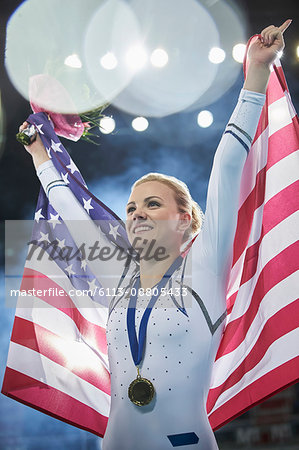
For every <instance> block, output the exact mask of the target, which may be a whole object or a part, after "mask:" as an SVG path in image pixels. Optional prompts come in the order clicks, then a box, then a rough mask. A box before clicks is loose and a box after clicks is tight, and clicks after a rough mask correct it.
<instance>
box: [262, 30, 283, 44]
mask: <svg viewBox="0 0 299 450" xmlns="http://www.w3.org/2000/svg"><path fill="white" fill-rule="evenodd" d="M279 37H280V38H281V39H282V34H281V31H280V29H279V28H276V27H274V28H272V29H271V30H269V31H268V32H267V33H266V34H265V38H264V41H265V44H266V45H272V44H273V42H274V41H275V39H279Z"/></svg>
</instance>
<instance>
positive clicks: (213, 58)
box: [209, 47, 225, 64]
mask: <svg viewBox="0 0 299 450" xmlns="http://www.w3.org/2000/svg"><path fill="white" fill-rule="evenodd" d="M224 60H225V51H224V50H223V49H222V48H219V47H213V48H211V50H210V51H209V61H210V62H211V63H213V64H221V63H222V62H223V61H224Z"/></svg>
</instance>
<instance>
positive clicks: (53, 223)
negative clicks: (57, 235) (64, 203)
mask: <svg viewBox="0 0 299 450" xmlns="http://www.w3.org/2000/svg"><path fill="white" fill-rule="evenodd" d="M50 216H51V219H50V220H48V222H50V223H51V225H52V226H53V230H54V229H55V227H56V225H57V224H59V223H60V220H58V217H59V214H56V216H55V215H54V214H52V213H50Z"/></svg>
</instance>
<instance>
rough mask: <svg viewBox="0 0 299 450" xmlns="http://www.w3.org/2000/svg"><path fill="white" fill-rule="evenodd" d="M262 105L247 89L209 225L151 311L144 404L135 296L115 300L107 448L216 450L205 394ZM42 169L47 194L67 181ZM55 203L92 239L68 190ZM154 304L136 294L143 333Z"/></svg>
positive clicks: (221, 164)
mask: <svg viewBox="0 0 299 450" xmlns="http://www.w3.org/2000/svg"><path fill="white" fill-rule="evenodd" d="M264 101H265V96H264V95H263V94H259V93H254V92H250V91H245V90H242V91H241V93H240V97H239V100H238V103H237V106H236V108H235V110H234V112H233V114H232V116H231V118H230V120H229V123H228V125H227V127H226V129H225V132H224V134H223V136H222V139H221V142H220V144H219V146H218V149H217V151H216V154H215V158H214V163H213V168H212V173H211V177H210V182H209V188H208V198H207V208H206V213H205V220H204V225H203V228H202V230H201V232H200V233H199V235H198V236H197V238H196V239H195V241H194V243H193V245H192V248H191V251H190V252H189V253H188V256H187V257H185V259H184V262H183V264H182V266H181V267H180V268H179V269H178V270H177V271H176V272H175V273H174V274H173V276H172V277H171V279H170V282H169V283H168V284H167V286H166V291H167V289H168V292H169V294H167V295H164V296H160V297H159V299H158V300H157V302H156V304H155V306H154V308H153V310H152V312H151V315H150V317H149V321H148V326H147V334H146V343H145V350H144V356H143V359H142V362H141V364H140V373H141V375H142V377H144V378H148V379H149V380H151V381H152V383H153V385H154V387H155V396H154V399H153V400H152V402H151V403H150V404H148V405H146V406H141V407H140V406H137V405H135V404H133V403H132V402H131V401H130V400H129V398H128V386H129V385H130V383H131V382H132V381H133V380H134V379H135V378H136V375H137V371H136V367H135V365H134V362H133V359H132V355H131V350H130V344H129V339H128V331H127V307H128V302H129V297H128V296H126V295H123V296H119V297H118V298H116V299H115V300H114V302H113V304H111V305H110V308H109V318H108V323H107V342H108V358H109V366H110V373H111V408H110V415H109V420H108V425H107V429H106V433H105V436H104V439H103V442H102V448H103V450H132V449H136V450H153V449H157V450H160V449H161V450H164V449H165V450H166V449H171V448H173V447H174V446H176V447H179V448H180V449H186V450H191V449H201V450H212V449H217V448H218V447H217V443H216V440H215V437H214V435H213V432H212V430H211V427H210V425H209V421H208V417H207V413H206V400H207V395H208V392H209V386H210V378H211V371H212V367H213V362H214V359H215V356H216V352H217V349H218V346H219V342H220V338H221V335H222V332H223V327H224V318H225V311H226V299H225V297H226V287H227V282H228V276H229V271H230V266H231V261H232V244H233V237H234V233H235V228H236V222H237V212H238V202H239V189H240V179H241V174H242V169H243V166H244V163H245V160H246V157H247V151H248V150H249V148H250V145H251V140H252V138H253V137H254V135H255V131H256V127H257V123H258V120H259V117H260V113H261V110H262V106H263V104H264ZM38 175H39V178H40V180H41V183H42V185H43V187H44V189H45V192H47V186H48V184H49V183H51V182H53V180H54V179H56V180H57V177H58V178H61V177H60V175H59V174H58V172H57V171H56V169H55V168H54V166H53V164H52V162H51V161H48V162H46V163H44V164H42V165H41V166H40V167H39V169H38ZM49 200H50V202H51V204H52V206H53V207H54V208H55V209H56V211H57V212H58V213H59V215H60V216H61V217H62V218H63V219H64V220H70V219H78V220H82V219H86V224H88V227H89V232H88V233H85V237H86V236H88V237H89V238H90V239H91V240H92V239H93V237H92V221H91V219H90V217H89V215H88V214H87V212H86V211H85V210H84V209H83V208H82V206H81V205H80V203H79V202H78V201H77V200H76V198H75V197H74V195H73V194H72V192H71V191H70V189H69V188H68V187H67V186H61V185H60V186H57V187H56V188H55V189H51V191H50V192H49ZM96 232H97V233H98V229H96ZM94 233H95V232H94ZM114 270H116V268H115V266H114ZM119 270H120V271H119V274H121V273H122V271H121V267H119ZM101 281H102V280H101ZM110 282H112V281H110ZM129 282H130V280H128V279H127V280H125V282H124V286H126V285H129ZM105 283H107V280H105V281H104V284H105ZM114 283H115V280H114ZM108 284H109V283H108ZM171 288H172V291H171ZM171 293H172V294H173V295H170V294H171ZM148 301H149V296H146V295H144V296H139V297H138V299H137V306H136V330H137V336H138V330H139V325H140V320H141V317H142V315H143V313H144V311H145V307H146V306H147V303H148Z"/></svg>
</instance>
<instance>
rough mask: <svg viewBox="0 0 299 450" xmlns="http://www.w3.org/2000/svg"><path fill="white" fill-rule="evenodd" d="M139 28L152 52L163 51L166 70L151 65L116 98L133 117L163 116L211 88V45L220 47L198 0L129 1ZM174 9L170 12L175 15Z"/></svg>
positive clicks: (212, 71)
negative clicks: (182, 0) (166, 56)
mask: <svg viewBox="0 0 299 450" xmlns="http://www.w3.org/2000/svg"><path fill="white" fill-rule="evenodd" d="M128 4H129V5H130V7H131V9H132V11H133V13H134V14H135V16H136V19H137V20H138V23H139V26H140V40H139V42H140V43H142V45H143V46H144V48H145V49H147V51H148V52H152V51H154V50H155V49H163V50H165V52H166V53H167V55H168V63H167V64H166V65H165V66H164V67H163V70H157V68H156V67H155V66H153V65H152V64H148V65H146V68H145V69H143V70H141V71H139V72H137V73H136V74H135V76H134V77H133V78H132V80H131V82H130V84H128V86H127V87H126V88H125V89H124V90H123V91H122V92H121V93H120V94H119V95H118V96H117V97H116V98H115V99H114V100H113V104H114V105H116V106H117V107H118V108H120V109H122V110H124V111H126V112H129V113H130V114H133V115H138V116H146V117H163V116H166V115H169V114H173V113H175V112H178V111H181V110H183V109H185V108H187V107H188V106H190V105H192V104H193V103H194V102H195V101H196V100H197V99H198V98H199V97H200V96H201V95H203V93H204V92H206V90H207V89H208V88H209V87H210V86H211V84H212V83H213V80H214V78H215V76H216V73H217V67H216V66H215V65H214V64H211V63H210V62H209V60H208V53H209V47H208V46H207V45H206V41H207V36H209V44H210V46H212V47H213V46H214V47H217V46H219V35H218V31H217V27H216V26H215V23H214V20H213V18H212V16H211V15H210V14H209V12H208V11H207V9H206V8H205V7H204V6H203V5H202V4H201V3H200V2H198V1H196V0H184V2H181V1H180V0H163V2H161V0H151V2H150V8H149V6H148V5H149V3H148V1H147V0H130V1H129V2H128ZM170 11H171V14H170Z"/></svg>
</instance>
